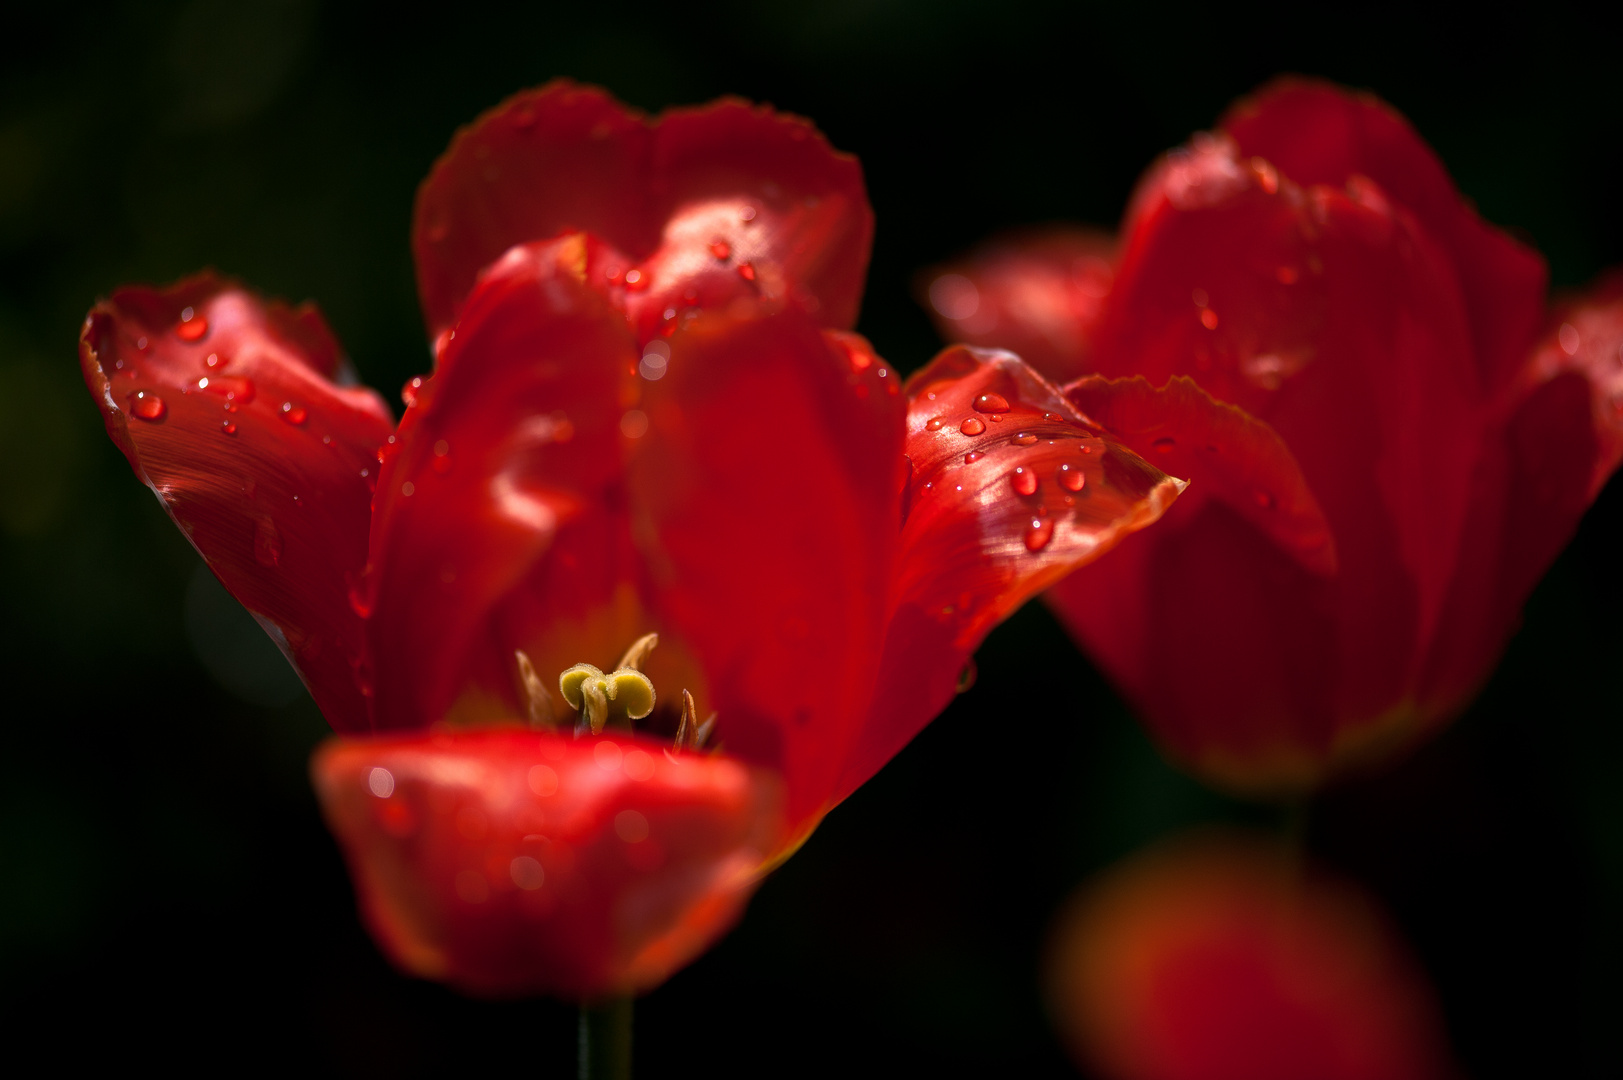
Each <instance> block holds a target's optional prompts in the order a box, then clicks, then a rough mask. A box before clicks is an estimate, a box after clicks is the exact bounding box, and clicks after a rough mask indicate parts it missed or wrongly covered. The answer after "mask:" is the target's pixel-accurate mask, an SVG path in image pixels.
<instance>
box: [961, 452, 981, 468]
mask: <svg viewBox="0 0 1623 1080" xmlns="http://www.w3.org/2000/svg"><path fill="white" fill-rule="evenodd" d="M985 456H986V451H984V450H971V451H970V452H969V453H967V454H965V455H964V464H965V465H973V464H975V462H977V461H979V460H980V459H981V458H983V457H985Z"/></svg>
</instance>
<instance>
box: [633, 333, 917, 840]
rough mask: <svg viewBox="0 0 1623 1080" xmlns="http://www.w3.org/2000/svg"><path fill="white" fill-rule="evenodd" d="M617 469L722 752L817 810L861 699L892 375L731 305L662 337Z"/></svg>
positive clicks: (888, 500) (883, 559)
mask: <svg viewBox="0 0 1623 1080" xmlns="http://www.w3.org/2000/svg"><path fill="white" fill-rule="evenodd" d="M670 345H671V355H670V363H669V366H668V369H667V370H666V373H665V374H664V376H663V377H662V378H660V379H659V380H658V381H655V382H650V383H648V384H647V386H646V387H645V389H644V392H643V398H642V403H641V406H640V407H641V408H642V409H644V410H646V415H647V417H648V428H647V433H646V434H645V435H644V436H643V437H642V438H640V439H639V440H637V445H636V449H635V452H634V454H633V455H632V457H631V459H630V463H629V476H628V484H629V492H630V496H631V497H630V504H631V506H632V508H633V514H634V519H633V534H634V535H635V536H636V537H637V539H638V543H639V546H640V548H641V550H642V552H643V555H644V558H645V560H646V563H647V565H648V566H649V567H650V568H651V574H652V577H653V581H652V589H653V593H654V596H655V597H656V600H655V604H656V606H657V608H658V610H659V611H660V612H661V613H662V615H663V616H664V617H665V618H666V619H667V620H668V622H669V624H670V625H672V626H674V627H675V628H677V630H678V632H679V634H680V636H681V637H682V639H683V640H685V641H686V642H687V643H688V644H689V645H690V646H691V647H692V648H693V649H694V651H695V652H696V654H697V655H699V656H701V657H702V658H703V664H704V669H705V672H706V675H707V681H708V683H709V687H710V694H711V698H710V700H709V701H708V702H704V701H701V709H703V710H708V709H715V710H716V711H717V713H718V718H717V727H716V737H717V738H719V739H720V740H721V745H722V747H723V748H724V749H725V750H726V751H727V752H728V753H730V754H735V755H738V756H741V757H743V758H744V759H745V760H747V761H750V762H751V763H753V764H759V765H768V766H771V767H773V768H775V769H777V770H778V771H780V772H781V773H782V774H783V775H784V776H785V778H786V782H787V784H788V798H789V806H788V818H789V823H790V826H791V828H792V829H793V830H795V831H797V832H798V831H800V830H801V829H803V828H804V827H805V826H806V824H807V822H808V821H810V820H811V819H812V818H813V817H814V815H816V814H818V812H819V811H820V810H821V809H822V808H823V807H824V805H825V803H826V802H827V799H828V795H829V792H830V791H831V790H832V789H833V786H834V783H835V780H836V776H837V773H838V770H839V767H840V764H841V762H842V760H843V758H844V754H845V751H846V748H847V747H848V746H849V745H850V742H851V741H852V739H854V738H855V733H856V729H857V726H858V725H859V724H860V723H861V722H862V719H863V708H864V706H865V705H866V703H867V701H868V700H869V698H870V696H871V695H872V692H873V685H874V679H875V677H876V673H877V665H878V658H879V654H880V647H881V644H882V640H883V633H884V619H885V615H886V606H885V604H886V586H887V583H888V582H889V581H890V576H891V573H892V565H893V562H892V560H893V558H894V553H895V548H896V542H897V541H896V534H897V529H898V525H899V521H900V503H899V499H898V494H899V491H900V487H901V483H902V469H903V466H904V459H903V457H902V431H903V415H904V412H905V408H906V406H905V402H904V400H903V398H902V396H901V387H900V386H899V385H898V384H899V382H900V379H899V378H898V376H897V375H896V374H895V372H894V371H892V370H890V369H889V368H888V367H887V366H886V365H885V363H884V361H882V360H880V359H879V358H877V357H876V356H874V355H873V353H872V351H871V350H870V349H869V348H868V346H867V343H866V342H864V341H863V340H862V339H860V338H858V337H856V336H855V335H844V334H832V333H828V332H824V331H820V330H819V329H818V328H817V326H816V324H815V323H813V322H812V321H811V319H809V318H808V317H807V316H806V315H805V314H803V313H802V312H801V311H800V310H799V309H798V308H796V307H794V306H792V305H790V306H786V307H783V308H781V309H780V308H774V307H771V306H768V307H763V308H760V309H756V308H754V307H753V306H751V305H739V306H735V308H733V309H732V310H730V311H729V312H727V313H726V314H720V313H715V314H703V315H700V316H699V317H698V318H697V319H695V320H694V321H692V323H691V324H690V325H689V326H688V327H687V328H686V329H683V330H679V331H677V333H676V335H675V336H674V337H672V338H671V339H670Z"/></svg>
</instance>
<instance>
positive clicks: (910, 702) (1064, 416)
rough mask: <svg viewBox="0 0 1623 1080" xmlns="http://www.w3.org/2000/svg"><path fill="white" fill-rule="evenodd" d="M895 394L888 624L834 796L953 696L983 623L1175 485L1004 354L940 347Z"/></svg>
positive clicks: (1149, 517) (1149, 515)
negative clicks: (899, 466) (900, 473)
mask: <svg viewBox="0 0 1623 1080" xmlns="http://www.w3.org/2000/svg"><path fill="white" fill-rule="evenodd" d="M907 391H908V399H909V411H908V421H907V430H908V438H907V451H908V457H909V459H910V461H911V476H910V481H909V484H908V487H907V491H906V505H905V510H906V519H905V523H904V525H903V529H902V554H901V561H900V564H899V568H898V577H897V583H896V585H895V586H894V587H893V592H892V597H893V599H892V615H891V619H892V623H891V627H890V632H889V634H888V636H887V638H886V643H885V653H884V662H883V664H882V667H881V675H880V683H879V692H878V695H877V697H876V700H875V703H874V705H873V706H872V708H871V709H870V711H869V714H868V721H867V724H866V726H865V727H864V729H863V734H862V741H861V743H860V744H859V745H858V747H857V749H856V751H855V752H854V754H853V755H852V757H851V759H850V761H849V763H848V764H847V767H846V772H845V782H844V783H843V784H842V786H841V792H840V797H842V798H843V797H844V795H845V794H848V793H849V792H850V791H852V790H854V789H855V788H856V787H857V786H858V785H859V784H861V783H862V782H863V781H865V780H866V779H867V778H868V777H869V776H871V775H872V774H873V773H874V772H875V771H877V770H878V768H879V767H880V766H881V765H883V764H884V762H885V761H887V760H888V759H889V758H890V757H891V756H892V755H894V754H895V753H896V751H897V750H899V749H900V748H901V747H902V746H904V745H905V744H906V743H907V741H908V740H909V739H911V738H912V737H913V736H914V735H915V734H916V733H917V732H918V730H919V728H921V727H923V726H924V724H925V723H926V722H928V720H929V719H930V718H931V717H933V716H934V715H935V714H936V713H937V712H939V711H940V710H941V709H942V708H943V707H944V706H945V705H946V703H947V702H948V701H950V700H951V699H952V696H953V694H954V692H955V691H956V689H957V683H958V678H959V675H960V672H961V670H962V668H963V666H964V664H965V663H966V662H967V661H968V659H969V657H970V654H971V653H973V652H974V650H975V648H976V647H977V646H978V645H979V644H980V642H981V639H982V638H984V637H985V636H986V634H987V632H988V631H990V630H991V629H992V627H993V626H995V625H997V623H999V622H1001V621H1002V620H1003V619H1005V618H1007V617H1008V616H1009V615H1010V614H1011V613H1012V612H1013V611H1014V610H1015V609H1016V608H1018V607H1019V606H1020V605H1021V604H1023V603H1025V601H1026V600H1028V599H1030V598H1031V597H1032V596H1034V595H1036V594H1037V593H1038V592H1040V591H1042V590H1043V589H1044V588H1046V587H1048V586H1049V585H1051V584H1053V583H1054V582H1055V581H1057V580H1059V579H1060V578H1062V577H1064V576H1065V575H1067V574H1069V573H1070V572H1071V571H1072V570H1074V569H1076V568H1077V567H1079V566H1082V565H1084V564H1086V563H1088V562H1091V561H1092V560H1094V559H1096V558H1098V557H1099V556H1100V555H1102V554H1104V553H1105V552H1106V551H1109V550H1110V549H1111V548H1112V547H1113V546H1114V545H1115V544H1116V543H1117V542H1119V541H1120V540H1121V539H1123V538H1124V537H1126V536H1127V535H1129V534H1130V533H1132V532H1134V531H1136V530H1138V529H1141V528H1143V527H1144V526H1146V525H1149V524H1150V523H1151V522H1153V521H1155V520H1156V519H1157V518H1158V517H1160V516H1161V514H1162V513H1163V512H1164V511H1165V510H1166V508H1167V506H1168V505H1169V504H1170V503H1171V502H1172V500H1173V499H1174V498H1175V497H1176V496H1177V494H1178V492H1179V491H1180V490H1181V489H1182V487H1183V482H1182V481H1179V480H1175V479H1172V478H1171V477H1168V476H1166V475H1165V474H1163V473H1162V472H1161V471H1160V470H1159V469H1157V468H1155V467H1154V466H1153V465H1151V464H1149V463H1148V462H1146V461H1144V460H1143V459H1142V458H1140V457H1139V456H1138V455H1137V454H1135V453H1133V452H1132V451H1131V450H1129V449H1127V448H1126V447H1125V446H1123V445H1121V444H1120V443H1119V442H1117V441H1115V440H1114V439H1113V438H1111V437H1109V436H1108V435H1107V434H1106V433H1105V432H1104V431H1102V430H1101V429H1100V428H1099V427H1098V426H1097V425H1095V424H1093V423H1092V422H1091V421H1090V420H1088V419H1087V418H1086V417H1084V416H1082V415H1081V414H1080V413H1078V412H1077V411H1076V409H1075V408H1074V407H1073V406H1072V404H1071V403H1070V402H1069V401H1067V400H1066V399H1065V396H1064V395H1063V394H1062V393H1061V392H1060V391H1059V390H1058V389H1057V388H1056V387H1054V386H1053V385H1052V384H1050V383H1048V382H1046V381H1045V380H1044V379H1043V378H1042V377H1041V376H1040V375H1038V374H1037V373H1036V372H1035V371H1033V370H1031V369H1030V368H1029V367H1027V366H1026V365H1025V364H1024V363H1022V362H1021V361H1020V359H1019V358H1018V357H1016V356H1014V355H1012V354H1010V353H1004V352H996V351H993V350H984V349H975V348H970V347H967V346H955V347H953V348H949V349H947V350H946V351H944V352H943V353H942V354H941V355H940V356H938V357H937V358H936V359H935V360H934V361H933V362H932V363H931V364H930V365H929V366H927V367H926V368H924V369H923V370H922V371H920V372H917V373H916V374H914V375H913V377H912V378H911V379H909V380H908V384H907Z"/></svg>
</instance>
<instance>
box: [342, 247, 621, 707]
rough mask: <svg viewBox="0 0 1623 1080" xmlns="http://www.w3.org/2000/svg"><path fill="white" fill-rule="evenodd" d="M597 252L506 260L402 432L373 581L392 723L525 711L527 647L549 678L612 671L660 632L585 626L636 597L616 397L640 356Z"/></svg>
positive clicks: (489, 275) (379, 668) (380, 670)
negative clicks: (623, 597) (593, 261)
mask: <svg viewBox="0 0 1623 1080" xmlns="http://www.w3.org/2000/svg"><path fill="white" fill-rule="evenodd" d="M589 248H590V244H589V242H588V241H586V240H585V239H584V238H582V237H579V236H576V237H571V238H567V239H565V240H562V241H556V242H553V243H550V244H532V245H527V246H524V247H519V248H514V249H512V250H511V251H510V252H509V253H508V254H507V255H506V256H505V257H503V258H502V259H501V260H500V261H498V262H497V263H496V264H495V265H493V266H492V267H491V268H490V269H489V270H488V271H487V272H486V273H485V275H484V276H483V277H482V278H481V279H480V284H479V287H478V288H477V289H475V290H474V292H473V294H472V295H471V296H470V297H469V300H468V304H467V307H466V309H465V310H464V311H463V313H462V318H461V319H460V320H459V321H458V323H457V326H456V330H455V333H454V335H452V336H451V337H450V338H449V340H448V341H447V342H446V345H445V347H444V349H443V350H442V352H441V356H440V360H439V365H438V369H437V371H436V373H435V374H434V376H433V377H432V378H430V379H428V380H425V382H424V384H423V386H422V388H421V389H420V390H418V392H417V395H416V400H415V402H414V403H413V404H412V405H411V406H410V407H409V408H408V409H407V411H406V415H405V417H404V418H403V420H402V421H401V426H400V432H399V435H398V441H397V442H396V443H395V444H394V445H393V447H392V449H391V453H390V454H389V456H388V458H387V460H386V462H385V464H384V467H383V470H382V475H381V477H380V479H379V486H378V493H377V503H376V510H375V513H374V518H373V525H372V535H371V570H370V572H369V575H368V579H367V582H366V591H367V595H368V606H369V607H370V609H371V611H370V617H369V619H368V622H367V637H368V643H369V645H370V660H371V671H370V679H369V683H370V685H371V686H372V687H375V693H376V699H375V707H374V713H375V715H376V716H377V718H378V723H379V725H380V726H381V727H389V728H395V727H423V726H426V725H428V724H430V723H432V722H434V721H437V720H441V719H445V718H446V716H447V714H448V713H449V712H451V710H452V707H453V705H456V704H457V702H458V700H459V699H464V698H468V700H466V701H463V708H464V710H471V711H469V712H467V715H465V716H463V718H464V719H469V718H478V717H480V716H483V717H485V718H489V719H494V718H497V717H502V716H507V717H511V716H513V715H522V714H523V711H524V710H523V707H522V701H521V699H520V698H519V685H518V682H517V679H518V672H517V668H516V667H515V666H514V649H515V648H524V649H526V650H530V655H531V657H532V659H533V662H534V664H535V669H536V670H537V671H539V672H541V673H542V675H541V678H542V680H543V683H545V682H546V681H547V680H549V679H555V678H556V675H557V673H558V672H559V671H562V670H563V669H564V668H566V667H569V666H570V665H572V664H574V663H577V662H582V661H585V662H593V663H596V664H598V665H600V666H602V665H608V664H611V663H612V661H613V659H614V656H615V655H617V654H618V653H619V652H620V651H621V650H623V649H624V648H625V646H626V645H629V644H630V643H631V641H632V640H634V639H635V638H636V637H638V636H640V635H641V634H642V633H644V632H646V631H647V630H648V629H650V628H649V627H647V626H639V624H638V622H637V621H636V620H635V619H632V620H631V621H630V622H628V623H626V624H624V625H621V626H618V627H615V628H613V629H614V630H617V631H618V632H617V633H610V632H609V630H608V629H605V631H604V632H605V633H606V634H607V635H608V636H606V637H601V638H599V637H597V636H594V635H593V634H591V633H589V632H586V631H585V629H584V626H583V624H582V623H581V621H580V620H582V619H586V618H588V617H590V614H591V613H593V612H596V611H598V610H601V609H605V608H609V607H612V606H613V603H614V597H615V594H616V591H617V590H621V589H623V588H626V587H629V588H631V589H632V590H633V591H635V574H634V572H633V570H632V569H631V568H632V567H633V566H634V554H633V552H631V551H630V549H629V540H628V539H627V536H626V528H625V517H624V512H623V503H624V495H623V488H622V485H621V480H620V474H621V469H622V466H623V453H624V451H623V449H622V443H624V442H625V438H624V436H623V435H622V434H621V429H620V420H621V415H622V411H623V409H622V408H621V407H618V406H617V403H618V402H619V401H620V400H621V395H622V393H623V392H624V390H625V388H626V387H627V386H628V385H630V384H632V383H634V380H635V379H636V376H635V375H634V374H632V372H634V371H635V370H636V353H635V351H634V349H633V342H632V336H631V331H630V328H629V327H628V326H627V325H626V322H625V318H624V316H623V315H622V314H621V313H620V312H619V311H617V310H615V309H614V308H613V307H612V306H611V304H610V303H609V301H608V300H607V298H605V297H604V296H603V295H602V294H601V293H600V292H599V291H597V290H594V289H592V288H590V287H589V286H588V285H587V284H586V282H585V277H586V274H585V268H586V267H587V265H588V263H589V261H590V260H589ZM616 507H622V509H620V510H618V511H617V510H616V509H615V508H616ZM628 581H629V582H630V585H629V586H627V584H626V583H627V582H628ZM521 585H522V586H523V587H522V588H521ZM499 605H504V606H506V607H509V608H519V609H523V608H533V609H535V617H536V618H538V619H544V620H547V621H549V622H550V623H551V624H552V626H553V630H554V632H553V633H552V635H551V636H550V637H549V638H548V639H547V641H546V642H538V641H535V640H532V639H531V638H530V637H528V636H526V635H524V634H523V633H522V632H520V633H518V634H517V635H516V636H515V634H514V633H510V632H507V629H506V628H505V627H504V626H502V625H501V623H502V618H503V616H502V612H501V611H499V610H498V606H499ZM470 694H472V695H473V697H472V698H469V695H470ZM458 715H461V714H458Z"/></svg>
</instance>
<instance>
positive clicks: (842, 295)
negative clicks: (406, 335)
mask: <svg viewBox="0 0 1623 1080" xmlns="http://www.w3.org/2000/svg"><path fill="white" fill-rule="evenodd" d="M574 231H585V232H590V233H592V234H594V235H596V236H598V237H601V238H602V239H603V240H605V241H606V242H608V243H610V244H612V245H613V246H614V247H616V248H619V249H620V250H622V251H624V252H625V253H626V255H627V256H628V259H629V264H628V266H627V267H619V268H618V269H619V271H620V273H624V271H625V270H626V269H628V268H630V269H635V270H636V271H637V275H636V280H635V281H630V282H627V284H628V297H627V300H628V307H630V308H632V309H633V316H634V318H635V320H636V322H637V324H638V325H639V327H643V326H644V324H645V323H648V324H652V323H655V322H657V321H658V320H660V319H661V318H662V316H663V313H664V312H665V311H666V310H675V311H680V310H681V309H683V308H685V307H693V306H717V305H719V304H722V303H725V301H726V300H728V299H730V298H732V297H735V296H755V295H758V294H759V295H766V296H769V297H771V296H778V295H788V296H790V297H791V298H793V299H795V300H796V301H797V302H799V303H802V304H803V305H804V306H806V307H807V308H808V309H814V310H815V311H816V312H817V318H818V319H819V320H820V321H821V322H822V324H823V325H825V326H829V327H835V328H839V327H846V326H849V325H851V323H853V322H854V321H855V319H856V311H857V303H858V301H859V300H860V298H861V293H862V281H863V274H864V272H865V270H866V267H867V262H868V248H869V245H870V244H871V242H872V236H873V214H872V211H871V210H870V209H869V207H868V201H867V192H866V189H865V187H864V185H863V181H862V170H861V166H860V165H859V164H858V163H857V161H856V159H855V158H853V157H851V156H850V155H846V154H840V153H837V152H835V151H834V150H833V149H832V148H830V147H829V145H828V143H827V142H826V141H825V140H824V139H823V137H822V135H820V134H819V133H818V132H817V130H816V129H815V128H813V127H812V126H811V124H809V123H808V122H807V121H804V120H801V119H799V118H797V117H793V116H787V115H782V114H778V113H775V112H773V111H772V110H770V109H767V108H752V107H750V106H748V105H746V104H744V103H743V102H740V101H737V100H733V99H724V100H722V101H719V102H716V103H715V104H712V105H708V106H703V107H700V108H694V109H679V110H672V111H670V112H668V113H665V114H663V115H662V116H661V117H658V118H656V119H654V120H652V121H650V120H647V119H645V118H644V117H643V116H642V115H641V114H640V113H637V112H634V111H632V110H629V109H627V108H625V107H624V106H622V105H620V104H619V103H618V102H616V101H614V100H613V99H612V98H611V97H609V96H608V95H607V94H606V93H604V92H603V91H601V90H598V89H595V88H591V87H580V86H576V85H574V84H572V83H570V82H568V81H567V80H556V81H554V82H551V83H549V84H547V85H546V86H544V87H541V88H539V89H536V90H529V91H525V92H523V93H520V94H517V95H515V96H514V97H512V98H510V99H508V100H507V101H506V102H504V103H503V104H501V105H499V106H497V107H496V108H495V109H493V110H491V111H490V112H488V113H486V114H485V115H484V116H482V117H480V118H479V120H477V121H476V122H475V123H474V124H472V125H471V126H469V127H468V128H465V129H464V130H463V131H461V132H460V133H458V135H457V137H456V138H455V139H454V140H453V141H452V143H451V146H450V148H449V149H447V150H446V152H445V154H444V156H442V157H441V158H440V160H439V161H438V162H437V163H436V164H435V166H434V169H433V171H432V172H431V173H430V174H429V176H428V179H427V180H425V181H424V182H423V185H422V188H421V189H420V190H419V192H418V196H417V209H416V216H415V224H414V228H413V234H412V250H413V252H414V254H415V257H416V260H417V271H418V289H419V292H420V294H421V296H422V301H423V309H424V311H425V313H426V316H427V319H428V325H429V330H430V333H431V334H433V335H435V336H436V337H437V336H438V335H439V334H440V333H442V332H444V331H445V330H446V329H448V328H449V327H450V326H451V325H452V324H453V323H454V322H455V320H456V316H457V313H458V311H459V310H460V308H461V306H462V303H463V301H464V299H465V298H466V296H467V295H468V293H469V290H470V289H472V287H473V284H474V281H475V279H476V277H477V276H478V274H479V271H480V270H481V269H483V268H484V267H485V266H486V265H487V264H489V263H490V262H492V261H493V260H494V259H496V257H497V256H499V255H501V253H502V252H504V251H506V250H507V249H508V248H509V247H511V246H513V245H515V244H521V243H527V242H531V241H539V240H547V239H551V238H553V237H555V236H558V235H561V234H563V233H565V232H574ZM641 264H646V265H641ZM625 280H626V279H624V278H622V277H620V276H619V275H616V277H615V278H614V281H615V283H616V284H619V283H621V282H622V281H625ZM644 312H646V317H644ZM645 328H646V327H645ZM645 336H646V335H645Z"/></svg>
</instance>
